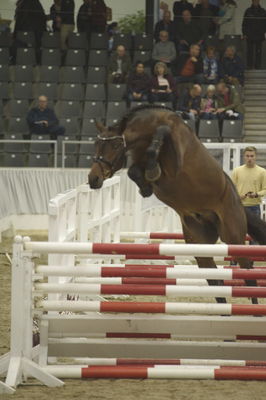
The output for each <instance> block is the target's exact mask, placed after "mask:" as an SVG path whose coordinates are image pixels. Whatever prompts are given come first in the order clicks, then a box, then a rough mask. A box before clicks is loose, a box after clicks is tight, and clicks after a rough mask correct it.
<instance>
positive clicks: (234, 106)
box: [216, 82, 244, 119]
mask: <svg viewBox="0 0 266 400" xmlns="http://www.w3.org/2000/svg"><path fill="white" fill-rule="evenodd" d="M216 90H217V105H218V109H217V114H218V117H219V118H220V119H243V114H244V105H243V104H242V103H241V99H240V96H239V93H238V91H237V90H236V88H235V87H234V86H228V85H226V83H224V82H220V83H218V84H217V86H216Z"/></svg>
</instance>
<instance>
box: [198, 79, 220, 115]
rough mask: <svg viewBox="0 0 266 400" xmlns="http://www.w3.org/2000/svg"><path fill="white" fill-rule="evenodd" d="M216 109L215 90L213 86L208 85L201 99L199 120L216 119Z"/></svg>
mask: <svg viewBox="0 0 266 400" xmlns="http://www.w3.org/2000/svg"><path fill="white" fill-rule="evenodd" d="M217 108H218V105H217V97H216V88H215V86H214V85H209V86H208V87H207V93H206V95H205V96H204V97H203V98H202V99H201V103H200V118H201V119H217V113H216V111H217Z"/></svg>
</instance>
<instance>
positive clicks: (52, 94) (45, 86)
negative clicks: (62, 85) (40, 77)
mask: <svg viewBox="0 0 266 400" xmlns="http://www.w3.org/2000/svg"><path fill="white" fill-rule="evenodd" d="M43 94H45V96H47V97H48V99H49V100H50V101H55V100H57V98H58V85H57V83H55V82H51V83H49V82H39V83H36V84H35V85H34V88H33V95H34V98H35V99H37V98H38V97H39V96H41V95H43Z"/></svg>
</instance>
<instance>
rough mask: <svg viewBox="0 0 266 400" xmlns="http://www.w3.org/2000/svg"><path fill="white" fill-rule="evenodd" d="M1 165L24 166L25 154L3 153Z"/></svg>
mask: <svg viewBox="0 0 266 400" xmlns="http://www.w3.org/2000/svg"><path fill="white" fill-rule="evenodd" d="M3 165H4V166H5V167H25V166H26V158H25V155H24V154H23V153H5V154H4V155H3Z"/></svg>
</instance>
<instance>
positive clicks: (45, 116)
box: [27, 95, 65, 140]
mask: <svg viewBox="0 0 266 400" xmlns="http://www.w3.org/2000/svg"><path fill="white" fill-rule="evenodd" d="M27 122H28V125H29V129H30V133H31V134H36V135H50V137H51V139H53V140H56V139H57V136H59V135H64V133H65V128H64V127H63V126H60V125H59V124H58V119H57V117H56V115H55V112H54V111H53V110H52V109H51V108H49V107H48V99H47V97H46V96H43V95H42V96H40V97H39V99H38V106H37V107H34V108H32V109H31V110H30V111H29V112H28V115H27Z"/></svg>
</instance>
